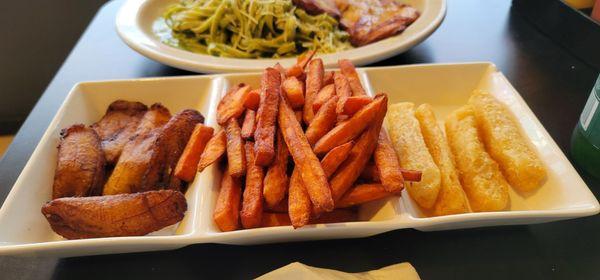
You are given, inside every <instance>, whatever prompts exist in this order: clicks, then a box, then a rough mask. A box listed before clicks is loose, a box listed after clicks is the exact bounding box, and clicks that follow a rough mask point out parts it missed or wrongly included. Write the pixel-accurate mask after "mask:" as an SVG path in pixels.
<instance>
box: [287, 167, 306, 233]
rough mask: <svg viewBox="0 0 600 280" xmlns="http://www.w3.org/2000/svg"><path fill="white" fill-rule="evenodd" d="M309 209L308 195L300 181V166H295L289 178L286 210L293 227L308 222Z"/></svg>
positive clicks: (301, 225)
mask: <svg viewBox="0 0 600 280" xmlns="http://www.w3.org/2000/svg"><path fill="white" fill-rule="evenodd" d="M311 209H312V206H311V202H310V196H309V195H308V192H307V190H306V187H305V186H304V183H303V181H302V176H301V175H300V168H299V167H296V168H294V172H293V173H292V176H291V178H290V188H289V194H288V211H289V216H290V220H291V222H292V225H293V226H294V228H299V227H303V226H305V225H307V224H308V222H309V220H310V215H311Z"/></svg>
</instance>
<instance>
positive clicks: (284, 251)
mask: <svg viewBox="0 0 600 280" xmlns="http://www.w3.org/2000/svg"><path fill="white" fill-rule="evenodd" d="M521 1H522V0H521ZM121 3H122V2H121V1H115V2H110V3H108V4H107V5H105V6H104V7H103V8H102V9H101V10H100V11H99V13H98V14H97V16H96V17H95V18H94V20H93V21H92V23H91V24H90V26H89V27H88V29H87V30H86V32H85V33H84V35H83V36H82V38H81V39H80V41H79V42H78V44H77V45H76V46H75V48H74V49H73V51H72V53H71V54H70V55H69V57H68V58H67V60H66V61H65V63H64V64H63V66H62V68H61V69H60V70H59V71H58V73H57V74H56V76H55V78H54V79H53V81H52V82H51V83H50V85H49V86H48V88H47V90H46V91H45V92H44V94H43V96H42V97H41V99H40V101H39V102H38V103H37V104H36V106H35V108H34V110H33V111H32V112H31V114H30V115H29V117H28V118H27V120H26V122H25V123H24V125H23V126H22V128H21V129H20V131H19V133H18V134H17V135H16V138H15V140H14V143H13V144H12V145H11V146H10V148H9V150H8V151H7V153H6V155H5V156H4V158H3V159H2V160H1V161H0V198H2V199H4V198H5V197H6V195H7V194H8V192H9V191H10V188H11V187H12V185H13V184H14V181H15V180H16V178H17V177H18V175H19V174H20V172H21V170H22V168H23V166H24V165H25V163H26V162H27V160H28V158H29V156H30V155H31V153H32V151H33V149H34V148H35V146H36V145H37V143H38V141H39V139H40V137H41V135H42V133H43V132H44V131H45V129H46V127H47V125H48V124H49V122H50V120H51V119H52V117H53V116H54V114H55V113H56V111H57V110H58V108H59V106H60V105H61V103H62V102H63V100H64V98H65V96H66V94H67V93H68V92H69V90H70V89H71V87H73V85H74V84H75V83H77V82H80V81H89V80H105V79H127V78H138V77H151V76H171V75H182V74H190V73H189V72H185V71H181V70H177V69H173V68H170V67H167V66H164V65H161V64H159V63H157V62H154V61H151V60H149V59H147V58H145V57H143V56H141V55H139V54H137V53H135V52H134V51H132V50H130V49H129V48H127V47H126V46H125V44H123V42H121V40H120V39H119V38H118V36H117V34H116V32H115V29H114V18H115V14H116V12H117V10H118V8H119V6H120V5H121ZM463 61H491V62H493V63H495V64H496V65H497V66H498V68H499V69H500V70H501V71H502V72H503V73H504V74H505V75H506V76H507V77H508V79H509V80H510V81H511V82H512V84H513V85H514V87H515V88H516V89H517V90H518V91H519V92H520V93H521V95H522V96H523V98H524V99H525V100H526V101H527V103H528V104H529V106H530V107H531V109H532V110H533V112H534V113H535V114H536V115H537V116H538V118H539V119H540V121H541V122H542V124H543V125H544V126H545V127H546V129H547V130H548V132H549V133H550V134H551V135H552V137H553V138H554V140H555V141H556V142H557V143H558V145H559V146H560V147H561V149H562V150H563V151H567V150H568V147H569V138H570V135H571V131H572V129H573V127H574V125H575V123H576V122H577V119H578V116H579V114H580V112H581V110H582V108H583V105H584V103H585V101H586V99H587V97H588V95H589V93H590V89H591V87H592V85H593V83H594V81H595V79H596V77H597V76H598V70H599V69H594V68H593V67H591V66H590V65H588V64H586V63H585V62H583V61H581V60H578V59H577V58H576V57H575V56H573V55H571V54H570V53H568V52H567V51H566V50H564V49H562V48H561V47H560V46H559V45H558V44H556V43H554V42H553V41H551V40H550V39H548V37H546V36H545V35H544V34H542V33H541V32H540V31H539V30H537V29H536V28H535V27H534V26H533V25H532V24H531V23H529V22H528V21H527V20H526V19H525V18H524V17H523V16H522V15H520V14H519V12H518V11H515V9H514V8H512V7H511V3H510V2H509V1H499V0H494V1H480V0H451V1H449V3H448V13H447V16H446V19H445V21H444V23H443V24H442V26H441V27H440V28H439V30H438V31H436V32H435V33H434V34H433V35H432V36H431V37H430V38H428V39H427V40H426V41H425V42H423V43H422V44H420V45H418V46H417V47H415V48H413V49H411V50H410V51H408V52H406V53H404V54H402V55H398V56H396V57H393V58H391V59H388V60H386V61H383V62H381V63H377V64H376V65H399V64H411V63H436V62H463ZM583 176H584V179H585V180H586V182H587V183H588V185H589V186H590V188H591V189H592V191H593V192H594V193H595V195H596V196H597V197H598V194H599V193H600V182H599V181H598V180H594V179H591V178H589V177H588V176H586V175H585V174H583ZM32 187H37V186H32ZM294 261H300V262H303V263H306V264H309V265H313V266H319V267H327V268H333V269H339V270H344V271H351V272H357V271H364V270H371V269H377V268H380V267H382V266H386V265H391V264H394V263H399V262H410V263H412V264H413V266H414V267H415V268H416V269H417V271H418V272H419V273H420V275H421V277H422V278H423V279H515V278H517V279H540V278H542V279H598V278H600V275H599V274H598V264H599V263H600V218H599V217H598V216H593V217H587V218H581V219H575V220H570V221H561V222H553V223H547V224H539V225H529V226H506V227H490V228H480V229H466V230H454V231H441V232H419V231H416V230H410V229H409V230H397V231H393V232H388V233H384V234H380V235H377V236H373V237H369V238H360V239H347V240H328V241H315V242H298V243H287V244H269V245H258V246H230V245H218V244H198V245H191V246H188V247H185V248H182V249H179V250H173V251H163V252H151V253H135V254H120V255H105V256H93V257H80V258H65V259H60V258H54V257H29V258H21V257H0V271H1V272H2V278H4V279H7V278H17V279H39V278H57V279H69V278H74V279H81V278H84V277H85V278H88V279H89V278H105V277H115V276H135V277H136V278H138V277H139V278H148V279H149V278H164V277H172V276H177V277H181V278H183V277H185V278H192V277H194V278H197V277H210V278H217V277H218V278H251V277H256V276H259V275H261V274H264V273H266V272H268V271H271V270H273V269H276V268H278V267H281V266H284V265H286V264H288V263H290V262H294Z"/></svg>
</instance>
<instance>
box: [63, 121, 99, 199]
mask: <svg viewBox="0 0 600 280" xmlns="http://www.w3.org/2000/svg"><path fill="white" fill-rule="evenodd" d="M60 134H61V139H60V144H59V145H58V163H57V165H56V171H55V173H54V184H53V186H52V198H60V197H68V196H88V195H94V194H98V193H100V191H101V190H102V184H103V183H104V166H105V163H106V162H105V160H104V152H102V148H101V146H100V137H98V134H96V132H95V131H94V130H93V129H91V128H87V127H85V126H84V125H82V124H76V125H73V126H71V127H69V128H67V129H63V130H62V131H61V133H60Z"/></svg>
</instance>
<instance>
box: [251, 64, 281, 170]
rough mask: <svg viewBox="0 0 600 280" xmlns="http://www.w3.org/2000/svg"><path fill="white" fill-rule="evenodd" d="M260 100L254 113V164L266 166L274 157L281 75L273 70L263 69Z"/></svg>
mask: <svg viewBox="0 0 600 280" xmlns="http://www.w3.org/2000/svg"><path fill="white" fill-rule="evenodd" d="M260 91H261V95H262V99H261V102H260V106H259V107H258V111H257V113H256V129H255V130H254V141H255V142H254V154H255V157H256V158H255V161H254V164H256V165H260V166H268V165H269V164H271V161H273V157H274V156H275V147H274V142H275V127H276V123H275V122H276V119H277V110H278V104H279V102H280V100H279V99H280V96H281V74H280V73H279V71H277V70H275V69H273V68H267V69H265V71H264V73H263V76H262V78H261V81H260Z"/></svg>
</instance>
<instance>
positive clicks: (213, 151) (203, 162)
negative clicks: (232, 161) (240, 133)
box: [198, 130, 227, 172]
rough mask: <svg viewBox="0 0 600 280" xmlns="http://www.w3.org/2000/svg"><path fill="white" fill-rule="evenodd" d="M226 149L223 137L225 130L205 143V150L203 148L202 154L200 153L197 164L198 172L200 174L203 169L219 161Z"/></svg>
mask: <svg viewBox="0 0 600 280" xmlns="http://www.w3.org/2000/svg"><path fill="white" fill-rule="evenodd" d="M226 149H227V136H226V135H225V130H221V131H219V132H217V134H215V135H214V136H213V137H212V138H210V140H208V143H206V148H204V152H202V155H201V156H200V161H199V162H198V172H202V171H203V170H204V168H206V167H208V166H209V165H211V164H213V162H215V161H217V160H219V159H220V158H221V156H222V155H223V153H225V150H226Z"/></svg>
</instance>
